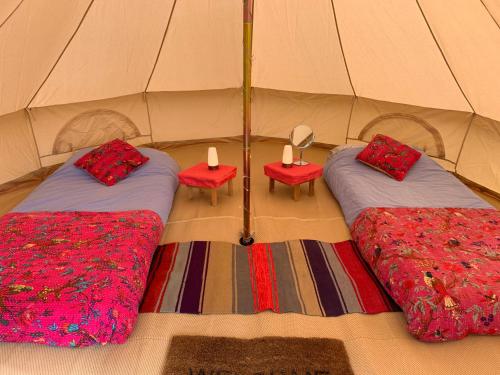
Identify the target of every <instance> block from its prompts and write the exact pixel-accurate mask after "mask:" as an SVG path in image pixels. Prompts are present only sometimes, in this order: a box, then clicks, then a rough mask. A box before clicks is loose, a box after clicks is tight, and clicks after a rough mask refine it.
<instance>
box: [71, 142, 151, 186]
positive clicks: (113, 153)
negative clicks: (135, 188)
mask: <svg viewBox="0 0 500 375" xmlns="http://www.w3.org/2000/svg"><path fill="white" fill-rule="evenodd" d="M148 160H149V158H148V157H147V156H144V155H142V154H141V153H140V152H139V151H137V149H136V148H135V147H134V146H131V145H129V144H128V143H127V142H124V141H122V140H120V139H115V140H113V141H110V142H108V143H105V144H103V145H102V146H100V147H98V148H96V149H93V150H92V151H90V152H88V153H86V154H85V155H83V156H82V157H81V158H80V159H78V160H77V161H76V162H75V166H76V167H78V168H81V169H84V170H86V171H87V172H88V173H89V174H91V175H92V176H94V177H95V178H96V179H97V180H98V181H100V182H102V183H103V184H105V185H108V186H112V185H114V184H116V183H117V182H118V181H121V180H123V179H124V178H126V177H127V176H128V175H129V174H130V173H132V172H133V171H134V170H135V169H137V168H139V167H140V166H141V165H143V164H144V163H146V162H147V161H148Z"/></svg>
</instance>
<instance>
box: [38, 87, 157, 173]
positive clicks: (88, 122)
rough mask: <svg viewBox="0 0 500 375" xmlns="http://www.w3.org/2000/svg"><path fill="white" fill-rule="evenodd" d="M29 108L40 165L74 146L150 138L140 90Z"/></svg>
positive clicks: (58, 158) (56, 159)
mask: <svg viewBox="0 0 500 375" xmlns="http://www.w3.org/2000/svg"><path fill="white" fill-rule="evenodd" d="M29 112H30V118H31V122H32V124H33V131H34V134H35V137H36V140H37V145H38V150H39V152H40V159H41V162H42V166H47V165H52V164H56V163H61V162H63V161H65V160H66V159H67V158H68V157H69V156H71V151H73V150H77V149H80V148H84V147H88V146H95V145H99V144H102V143H104V142H107V141H109V140H112V139H114V138H124V139H127V140H128V141H130V142H132V143H134V144H143V143H149V142H151V130H150V126H149V118H148V111H147V105H146V99H145V97H144V95H142V94H136V95H129V96H124V97H119V98H114V99H106V100H98V101H91V102H85V103H78V104H65V105H59V106H50V107H41V108H32V109H30V111H29ZM68 147H70V148H69V149H68Z"/></svg>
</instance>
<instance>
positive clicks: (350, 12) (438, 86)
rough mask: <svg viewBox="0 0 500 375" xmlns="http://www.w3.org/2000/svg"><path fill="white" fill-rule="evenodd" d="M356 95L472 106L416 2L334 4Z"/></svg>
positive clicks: (442, 105)
mask: <svg viewBox="0 0 500 375" xmlns="http://www.w3.org/2000/svg"><path fill="white" fill-rule="evenodd" d="M334 3H335V7H336V9H337V13H338V20H339V31H340V34H341V36H342V40H343V41H344V52H345V55H346V60H347V65H348V66H349V71H350V72H351V77H352V81H353V85H354V89H355V91H356V94H357V95H358V96H363V97H368V98H372V99H379V100H383V101H389V102H396V103H405V104H412V105H418V106H422V107H430V108H443V109H453V110H459V111H469V110H470V107H469V105H468V104H467V102H466V100H465V99H464V97H463V95H462V94H461V92H460V90H459V88H458V87H457V85H456V83H455V82H454V80H453V77H452V75H451V73H450V71H449V69H448V68H447V66H446V64H445V62H444V61H443V58H442V56H441V54H440V53H439V50H438V49H437V48H436V45H435V43H434V40H433V39H432V36H431V34H430V33H429V32H428V29H427V26H426V24H425V21H424V20H423V19H422V17H421V15H420V14H419V11H418V7H417V4H416V2H414V1H400V0H389V1H371V0H335V1H334Z"/></svg>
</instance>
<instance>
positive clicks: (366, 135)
mask: <svg viewBox="0 0 500 375" xmlns="http://www.w3.org/2000/svg"><path fill="white" fill-rule="evenodd" d="M253 6H254V8H253V44H252V71H251V76H252V79H251V103H252V104H251V114H252V130H251V131H252V133H251V135H252V138H251V154H252V158H251V171H252V174H251V206H250V207H251V210H250V219H251V221H250V223H251V230H252V233H253V234H254V237H255V241H256V242H258V243H274V242H281V241H292V240H303V239H310V240H317V241H324V242H327V243H338V242H342V241H347V240H350V239H351V232H350V228H349V225H348V224H347V223H346V221H345V219H344V215H343V212H342V209H341V207H340V205H339V203H338V201H337V200H336V198H335V197H334V195H332V192H331V191H330V189H329V187H328V185H327V183H326V182H325V180H324V179H323V178H319V180H318V181H317V184H316V191H315V194H314V196H308V195H307V194H306V191H305V190H304V189H305V186H303V187H302V189H303V191H302V193H303V196H302V197H301V199H300V200H298V201H294V200H292V198H291V191H290V188H289V187H287V186H284V185H282V184H278V185H277V186H276V189H275V192H274V194H270V193H269V191H268V177H266V176H265V175H264V171H263V167H264V165H265V164H266V163H269V162H273V161H277V160H281V157H282V151H283V146H284V145H285V144H288V136H289V133H290V131H291V130H292V129H293V128H294V127H295V126H296V125H298V124H307V125H308V126H310V127H311V128H312V130H313V131H314V135H315V143H314V145H313V146H312V147H311V148H309V149H307V150H305V152H304V154H305V157H306V158H307V160H308V161H311V162H314V163H317V164H320V165H323V164H324V163H325V161H326V160H327V158H328V156H329V153H330V149H331V148H333V147H334V146H337V145H344V144H350V145H360V146H366V145H367V144H368V143H369V142H370V140H371V139H372V137H373V136H374V135H375V134H386V135H388V136H390V137H392V138H394V139H397V140H398V141H400V142H402V143H406V144H409V145H411V146H414V147H417V148H419V149H420V150H423V152H425V154H427V155H428V156H429V157H431V158H432V159H433V160H434V161H436V162H437V163H438V164H439V165H440V166H442V167H443V168H445V169H446V170H447V171H449V172H450V173H452V174H453V175H455V176H456V177H457V178H459V179H460V180H461V181H463V182H464V183H465V184H466V185H467V186H468V187H469V188H470V189H471V190H472V191H473V192H474V193H475V194H476V195H477V196H479V197H481V199H484V200H486V201H487V202H489V203H490V204H491V205H492V206H494V207H496V208H497V209H499V208H500V105H499V103H500V48H499V46H500V2H499V1H498V0H473V1H471V0H440V1H434V0H416V1H414V0H411V1H410V0H384V1H382V0H379V1H370V0H315V1H314V2H310V1H301V0H255V1H254V5H253ZM242 40H243V1H235V0H149V1H147V2H144V1H141V0H125V1H124V0H74V1H66V0H50V1H46V0H2V1H0V218H1V216H2V215H5V214H7V213H8V212H9V211H11V210H12V209H13V208H14V207H16V206H17V205H18V204H20V203H21V202H22V201H23V200H24V199H25V198H26V197H28V195H30V194H31V193H32V192H33V191H34V190H35V189H36V188H37V187H38V186H40V184H41V183H42V182H43V181H45V180H46V179H47V177H49V176H51V175H52V173H53V172H54V171H55V170H57V168H58V167H59V166H60V165H61V164H62V163H64V162H65V161H67V160H68V159H69V158H70V157H71V156H73V154H74V153H75V152H76V151H78V150H81V149H84V148H87V147H95V146H98V145H101V144H104V143H106V142H108V141H110V140H113V139H115V138H121V139H124V140H126V141H127V142H128V143H130V144H132V145H134V146H141V147H149V148H153V149H156V150H161V151H164V152H166V153H168V154H169V155H170V156H171V157H172V158H173V159H174V160H175V161H176V162H177V163H178V164H179V166H180V169H185V168H188V167H190V166H192V165H194V164H196V163H198V162H201V161H206V159H207V148H208V146H216V148H217V151H218V157H219V161H220V162H221V163H222V164H231V165H234V166H236V167H237V168H238V173H237V176H236V179H235V183H234V194H233V195H232V196H229V195H226V194H224V193H223V192H221V193H220V194H219V202H218V204H217V206H211V205H210V194H208V193H207V192H204V191H200V192H197V191H196V192H195V196H194V197H193V198H190V196H189V194H190V192H189V191H188V188H187V187H186V186H182V185H181V186H179V188H178V189H177V192H176V193H175V198H174V200H173V206H172V210H171V212H170V215H169V218H168V221H167V222H166V225H165V229H164V231H163V237H162V238H161V241H160V244H170V243H183V242H189V241H216V242H224V243H230V244H235V245H236V244H238V240H239V238H240V236H241V230H242V227H243V216H242V215H243V174H242V171H243V157H242V155H243V147H242V139H243V106H242V103H243V102H242V100H243V89H242V87H243V74H244V72H243V44H242ZM1 282H2V279H1V277H0V283H1ZM0 301H1V300H0ZM0 307H1V303H0ZM179 334H189V335H206V336H230V337H240V338H251V337H261V336H294V337H295V336H298V337H326V338H337V339H341V340H342V341H343V342H344V345H345V347H346V350H347V353H348V355H349V360H350V363H351V366H352V369H353V371H354V373H357V374H403V373H404V374H412V373H415V374H416V373H423V372H426V373H431V374H439V373H443V374H445V373H457V374H459V373H461V374H470V373H484V374H494V373H499V372H500V350H499V348H500V342H499V338H498V336H497V337H490V336H475V335H471V336H469V337H466V338H464V339H462V340H459V341H451V342H446V343H440V344H430V343H424V342H420V341H418V340H416V339H415V338H414V337H412V336H411V335H410V334H409V333H408V332H407V330H406V325H405V319H404V316H403V313H402V312H383V313H379V314H359V313H352V314H344V315H341V316H338V317H320V316H311V315H303V314H295V313H286V314H285V313H280V314H277V313H273V312H261V313H258V314H249V315H240V314H200V315H192V314H179V313H163V312H162V313H141V314H139V318H138V321H137V325H136V327H135V329H134V331H133V333H132V335H131V336H130V338H129V339H128V341H127V342H126V343H124V344H122V345H107V346H95V347H92V348H82V349H76V350H69V349H66V348H52V347H47V346H45V345H35V344H23V343H1V344H0V373H5V374H28V373H33V374H35V373H36V374H42V373H43V374H63V373H64V374H66V375H67V374H82V373H92V374H135V373H148V374H161V373H162V371H163V369H164V366H165V360H166V354H167V351H168V348H169V343H170V340H171V338H172V337H173V336H174V335H179ZM0 341H2V340H1V337H0Z"/></svg>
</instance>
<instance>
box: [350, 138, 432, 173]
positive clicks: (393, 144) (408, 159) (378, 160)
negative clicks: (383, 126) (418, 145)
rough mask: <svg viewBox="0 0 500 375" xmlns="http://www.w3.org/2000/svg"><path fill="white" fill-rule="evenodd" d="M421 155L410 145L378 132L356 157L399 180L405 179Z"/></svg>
mask: <svg viewBox="0 0 500 375" xmlns="http://www.w3.org/2000/svg"><path fill="white" fill-rule="evenodd" d="M421 155H422V154H421V153H420V152H418V151H417V150H415V149H413V148H411V147H410V146H407V145H404V144H402V143H399V142H398V141H396V140H395V139H392V138H390V137H388V136H386V135H382V134H377V135H376V136H375V137H373V139H372V141H371V142H370V143H369V144H368V146H366V147H365V148H364V149H363V150H362V151H361V152H360V153H359V154H358V156H356V159H358V160H359V161H361V162H363V163H365V164H366V165H368V166H370V167H372V168H374V169H376V170H378V171H380V172H383V173H385V174H387V175H389V176H391V177H393V178H394V179H396V180H398V181H403V179H404V178H405V176H406V174H407V173H408V171H409V170H410V168H411V167H412V166H413V164H415V163H416V162H417V160H418V159H420V156H421Z"/></svg>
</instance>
